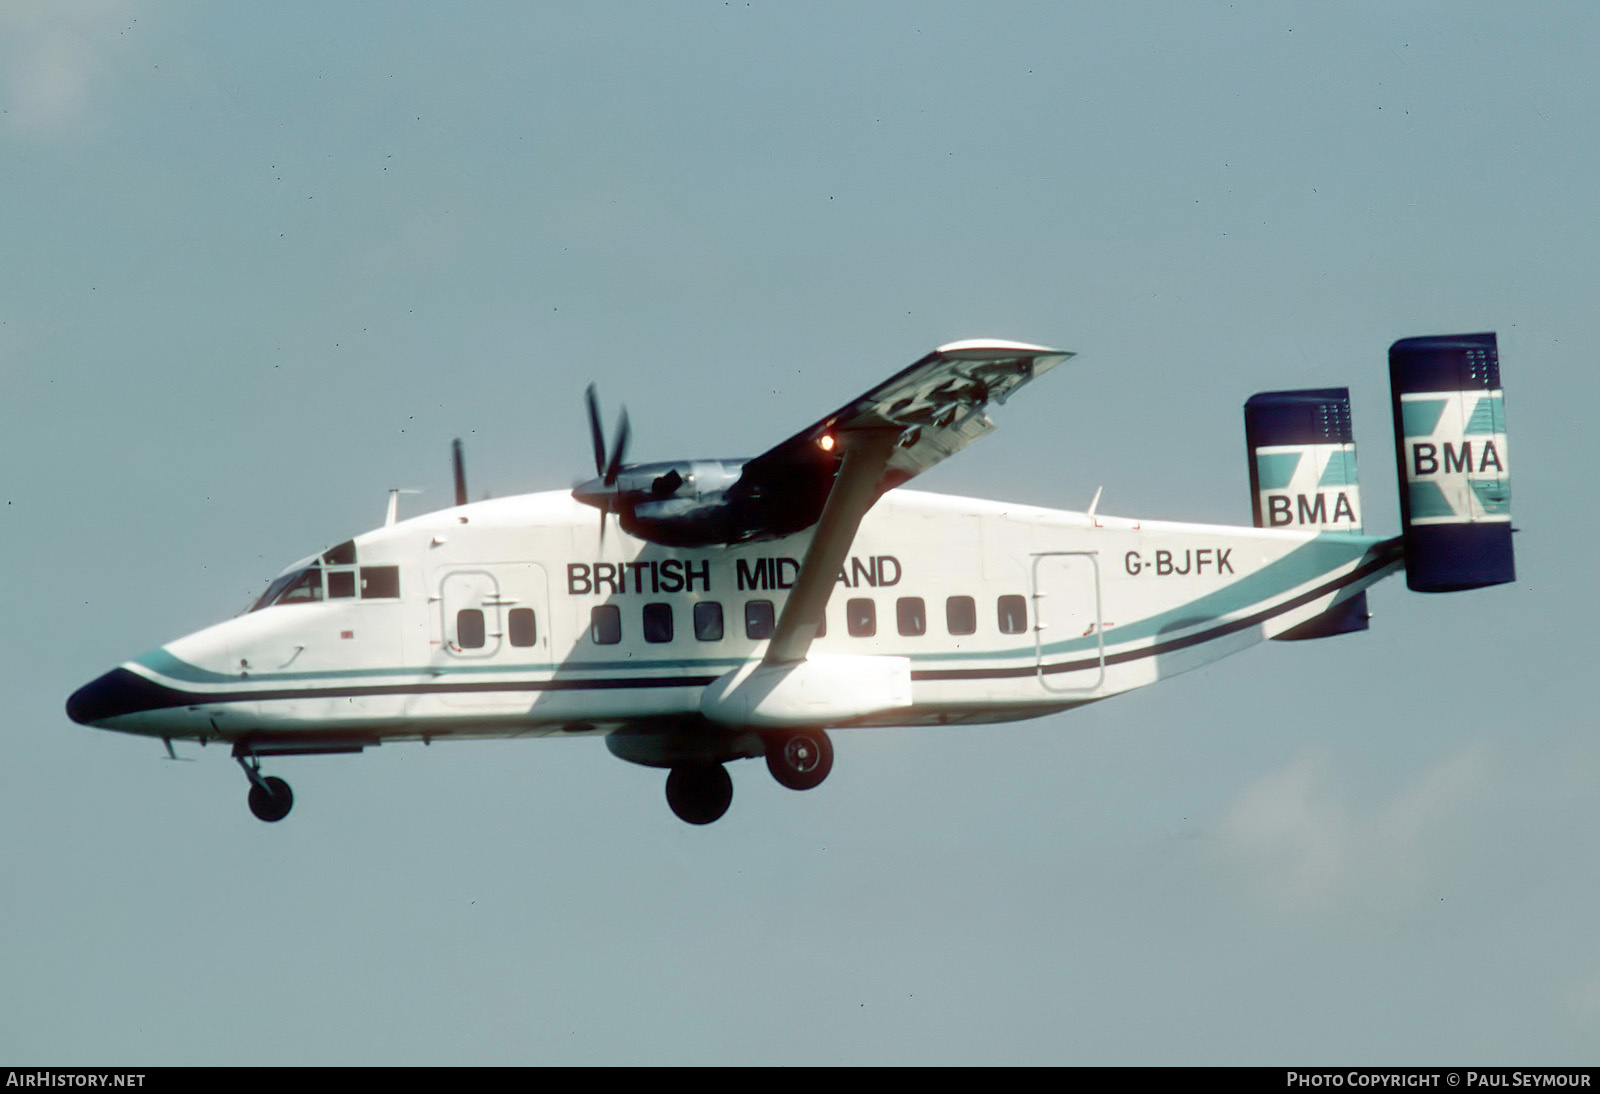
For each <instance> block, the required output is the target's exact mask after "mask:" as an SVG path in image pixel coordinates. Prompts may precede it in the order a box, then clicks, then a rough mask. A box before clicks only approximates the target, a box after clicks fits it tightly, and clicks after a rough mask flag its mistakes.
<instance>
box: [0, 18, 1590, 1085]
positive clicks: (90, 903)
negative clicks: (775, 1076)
mask: <svg viewBox="0 0 1600 1094" xmlns="http://www.w3.org/2000/svg"><path fill="white" fill-rule="evenodd" d="M1597 46H1600V15H1597V14H1596V11H1595V9H1594V8H1593V7H1592V5H1588V4H1580V3H1572V4H1560V3H1550V4H1538V5H1532V6H1526V7H1520V8H1515V9H1513V8H1509V7H1507V6H1506V5H1502V4H1490V3H1417V4H1400V5H1395V4H1348V5H1338V6H1329V5H1322V4H1297V3H1286V4H1270V5H1269V4H1234V5H1223V4H1199V3H1197V4H1148V5H1117V6H1103V5H1072V4H1054V3H1052V4H1043V3H1041V4H1026V3H1009V4H1003V5H983V6H979V5H959V4H943V5H938V4H899V3H882V4H873V5H849V4H836V5H827V4H822V5H808V6H805V7H800V6H796V5H778V4H770V3H760V2H754V3H750V4H724V3H682V4H675V5H650V4H616V5H608V6H605V7H600V6H579V5H543V6H535V5H524V4H463V5H452V6H450V8H449V9H448V10H446V9H444V8H440V7H435V6H429V5H408V4H356V3H348V4H341V5H320V4H277V5H271V6H268V7H252V6H242V5H230V6H222V5H206V4H193V3H176V2H174V3H164V4H149V3H137V2H131V0H103V2H83V3H59V4H43V3H38V4H29V3H13V4H8V5H6V6H4V7H0V110H3V113H0V201H3V206H4V208H5V209H6V210H7V211H8V215H7V216H5V217H3V218H0V251H3V253H4V254H5V256H6V259H7V260H6V261H5V262H4V263H3V264H0V496H3V498H4V505H3V506H0V514H3V518H0V520H3V525H0V560H3V561H4V563H5V564H6V568H7V570H8V572H10V573H12V574H13V575H14V579H15V580H14V582H13V590H14V593H13V598H12V603H11V606H10V613H9V618H10V619H11V620H12V625H11V626H10V627H8V628H7V633H6V636H5V638H4V639H3V642H4V648H5V656H4V657H3V658H0V665H3V668H0V673H3V674H4V675H3V678H0V687H3V693H4V694H5V695H6V696H7V697H8V698H9V699H10V711H11V716H10V718H9V719H8V725H7V726H6V728H5V730H4V733H3V736H0V740H3V742H4V744H3V748H0V760H3V765H4V771H5V785H6V787H7V793H5V794H4V795H0V831H4V832H5V833H6V835H5V838H4V839H3V840H0V877H4V878H5V879H6V882H5V885H4V887H3V891H0V984H4V985H5V990H4V991H0V1061H10V1062H28V1063H78V1064H195V1063H303V1064H326V1063H384V1064H438V1063H690V1062H694V1063H788V1064H803V1063H834V1062H841V1063H930V1064H937V1063H1012V1062H1015V1063H1254V1064H1271V1063H1285V1064H1287V1063H1296V1062H1298V1063H1343V1062H1373V1063H1379V1062H1386V1063H1437V1062H1441V1061H1460V1062H1476V1063H1525V1062H1544V1063H1570V1062H1583V1061H1592V1060H1593V1046H1594V1045H1595V1044H1596V1043H1600V952H1597V950H1596V948H1595V946H1594V945H1593V924H1594V922H1595V921H1596V918H1597V911H1600V908H1597V905H1600V876H1597V873H1596V868H1595V865H1594V864H1595V861H1596V851H1597V849H1600V804H1597V801H1596V797H1595V795H1594V793H1593V787H1594V785H1595V784H1596V782H1597V781H1600V745H1597V744H1596V741H1595V734H1594V714H1593V706H1592V703H1591V702H1590V700H1589V695H1588V692H1589V690H1590V688H1589V679H1588V665H1587V663H1586V660H1587V659H1586V655H1585V654H1584V651H1585V650H1592V648H1593V639H1592V637H1588V635H1589V632H1588V630H1587V628H1586V624H1587V622H1588V621H1589V619H1590V618H1591V617H1592V616H1593V615H1594V610H1595V608H1596V599H1597V598H1596V593H1595V589H1596V583H1595V580H1594V571H1593V561H1592V557H1591V556H1592V554H1593V551H1592V544H1593V543H1594V542H1595V540H1596V533H1597V528H1596V518H1595V514H1594V506H1593V504H1592V494H1593V490H1592V488H1586V487H1585V486H1583V483H1584V482H1585V481H1587V479H1586V475H1587V472H1586V470H1585V469H1584V465H1583V463H1582V460H1581V454H1582V453H1583V452H1584V451H1585V450H1586V435H1585V434H1583V433H1582V431H1581V430H1582V422H1584V421H1585V420H1587V418H1588V415H1587V412H1585V411H1584V410H1583V409H1582V408H1583V407H1585V406H1590V407H1592V406H1594V405H1596V400H1597V397H1600V391H1597V387H1600V383H1597V381H1596V378H1595V370H1594V369H1593V368H1591V367H1589V366H1588V365H1587V363H1586V358H1585V353H1584V351H1581V347H1582V346H1583V345H1586V344H1589V345H1592V344H1594V343H1595V341H1596V335H1597V331H1596V326H1597V323H1596V318H1595V316H1596V309H1595V308H1594V305H1593V300H1592V298H1593V295H1594V286H1595V275H1594V256H1595V254H1597V253H1600V238H1597V236H1600V230H1597V229H1600V224H1597V218H1596V214H1595V211H1594V186H1593V180H1594V179H1595V178H1596V177H1597V168H1600V163H1597V154H1596V146H1595V142H1594V141H1593V139H1592V138H1593V127H1594V121H1593V119H1594V116H1595V109H1596V106H1597V95H1596V90H1597V89H1596V81H1595V77H1594V75H1593V57H1594V55H1595V50H1596V48H1597ZM1476 330H1496V331H1498V332H1499V335H1500V347H1501V355H1502V363H1503V372H1504V377H1505V383H1506V389H1507V418H1508V422H1509V427H1510V434H1511V461H1512V464H1513V468H1512V474H1513V481H1514V491H1515V493H1514V500H1513V509H1514V513H1515V516H1516V523H1517V526H1518V527H1519V528H1521V529H1523V531H1522V532H1521V534H1520V535H1519V537H1518V544H1517V545H1518V551H1519V556H1518V568H1519V581H1518V583H1517V584H1515V585H1513V586H1508V587H1503V588H1499V589H1494V590H1487V591H1482V592H1478V593H1472V594H1463V595H1456V596H1447V597H1439V596H1419V595H1416V594H1410V593H1407V592H1406V591H1405V589H1404V588H1403V587H1402V585H1401V584H1400V583H1397V582H1390V583H1387V584H1385V585H1383V586H1380V587H1379V588H1378V589H1377V590H1375V591H1374V593H1373V594H1372V606H1373V610H1374V613H1375V618H1374V620H1373V628H1372V630H1371V631H1370V632H1368V633H1366V634H1363V635H1358V636H1353V637H1349V638H1345V639H1341V640H1337V641H1332V642H1318V643H1298V644H1271V645H1270V647H1269V648H1258V649H1256V650H1253V651H1251V652H1249V653H1247V654H1245V655H1243V656H1241V657H1238V658H1235V659H1232V660H1229V661H1225V662H1222V663H1220V664H1218V665H1216V666H1213V667H1212V668H1210V669H1208V670H1205V671H1203V672H1200V673H1196V674H1192V675H1190V676H1186V677H1181V678H1178V679H1175V680H1172V681H1169V682H1166V683H1164V684H1163V685H1162V686H1161V687H1159V688H1154V689H1149V690H1146V691H1143V692H1138V693H1134V694H1131V695H1128V696H1124V697H1121V698H1118V699H1116V700H1114V701H1111V702H1107V703H1104V704H1099V705H1097V706H1095V707H1093V708H1090V709H1087V710H1084V711H1080V712H1077V713H1074V714H1069V715H1064V716H1060V717H1055V718H1048V719H1042V720H1039V721H1036V722H1031V723H1025V724H1021V725H1013V726H1002V727H989V728H966V729H953V728H952V729H926V730H874V731H858V732H841V733H839V734H837V735H836V748H837V760H836V764H837V766H836V768H835V771H834V773H833V775H832V776H831V777H830V779H829V780H828V782H827V783H826V784H825V785H824V786H823V787H821V788H819V789H818V790H816V791H813V792H809V793H807V794H804V795H799V794H794V793H792V792H789V791H785V790H782V789H781V788H779V787H777V786H776V785H775V784H774V783H773V782H772V781H771V779H770V778H769V777H768V776H767V775H766V772H765V771H764V770H763V769H762V768H761V767H760V765H758V764H743V765H736V767H735V769H734V772H733V773H734V780H735V785H736V798H735V803H734V806H733V808H732V810H731V811H730V812H729V814H728V816H727V817H726V818H725V819H724V820H723V821H721V822H719V823H718V824H716V825H713V826H711V827H710V828H707V829H691V828H689V827H688V826H685V825H683V824H681V823H679V822H678V821H676V820H675V819H674V818H673V817H672V816H671V815H670V813H669V812H668V811H667V808H666V805H665V803H664V802H663V800H662V796H661V785H660V782H661V780H660V776H659V774H658V773H656V772H653V771H649V770H646V769H643V768H635V767H630V766H627V765H624V764H621V763H619V762H618V761H616V760H615V759H614V758H612V757H611V756H610V755H609V754H608V753H607V752H606V751H605V749H604V747H603V746H602V745H601V744H600V743H599V742H594V741H588V742H583V741H566V742H548V743H540V742H532V743H528V742H520V743H519V742H497V743H484V744H460V745H453V746H439V747H434V748H423V747H420V746H386V747H384V748H381V749H377V750H374V751H371V752H369V753H367V754H365V755H363V756H361V757H317V758H307V759H300V760H294V761H284V762H283V763H282V764H280V765H279V768H278V770H279V773H281V774H283V775H284V776H285V777H287V778H288V779H289V780H290V781H291V782H292V783H293V784H294V787H295V790H296V793H297V797H298V802H297V805H296V808H295V812H294V815H293V816H292V817H291V818H290V819H289V820H287V821H285V822H284V823H283V824H281V825H275V826H267V825H263V824H260V823H259V822H257V821H255V820H254V819H253V818H252V817H250V815H249V814H248V812H247V811H246V809H245V807H244V790H245V786H244V781H243V779H242V778H241V777H240V774H239V772H238V770H237V768H236V766H235V765H234V764H233V762H232V761H231V760H230V759H228V757H227V756H226V755H225V754H224V753H223V752H221V751H219V750H215V749H211V750H204V751H202V750H199V749H195V748H191V749H189V750H188V751H187V752H186V753H185V755H186V758H193V759H194V760H195V761H196V762H193V763H170V762H167V761H166V760H164V759H163V758H162V753H161V750H160V748H159V746H153V745H151V744H150V743H149V742H144V741H140V740H135V739H132V738H120V737H117V736H115V735H111V734H106V733H102V732H98V731H93V730H88V729H85V728H83V727H79V726H75V725H72V724H71V723H70V722H68V721H67V719H66V718H65V715H64V714H63V712H62V703H63V701H64V700H65V697H66V696H67V694H69V693H70V691H71V690H72V689H73V688H75V687H77V686H78V685H79V684H81V683H83V682H84V681H86V680H88V679H89V678H91V677H93V676H95V675H98V674H99V673H100V672H102V671H104V670H105V669H107V668H109V667H110V666H112V665H114V664H116V663H117V662H119V661H121V660H123V659H125V658H128V657H130V656H133V655H135V654H137V653H139V652H141V651H143V650H145V649H148V648H150V647H151V646H154V645H156V644H157V643H159V642H162V641H165V640H167V639H170V638H173V637H176V636H178V635H180V634H183V633H186V632H188V631H192V630H195V629H197V628H199V627H201V626H203V625H205V624H207V623H209V622H212V621H215V620H217V619H219V618H223V617H225V616H227V615H229V614H231V613H233V612H235V611H237V610H238V609H239V608H240V607H242V606H243V604H244V603H245V602H246V601H247V600H248V599H249V598H250V597H251V596H252V595H253V594H256V593H258V592H259V591H260V589H262V588H264V587H265V584H266V582H267V580H268V579H269V578H270V577H271V576H272V575H273V574H274V573H276V572H277V571H278V570H279V569H281V568H282V567H283V566H284V565H286V564H287V563H289V562H291V561H293V560H294V559H296V558H299V557H302V556H304V555H306V554H308V553H310V552H312V551H315V550H319V549H321V548H323V547H325V546H327V545H328V544H331V543H334V542H337V541H339V540H341V539H343V538H345V537H347V536H349V535H350V534H352V533H355V532H359V531H361V530H364V529H366V528H368V527H371V526H374V525H376V524H378V523H380V522H381V519H382V512H383V503H384V495H385V492H386V491H387V490H388V489H389V488H390V487H395V486H405V487H420V488H424V489H425V490H426V492H425V493H424V494H422V495H420V496H418V497H415V498H409V497H408V498H407V499H406V504H407V505H408V506H410V507H411V510H410V511H412V512H416V511H420V510H421V509H422V508H425V507H432V506H438V505H443V504H446V503H447V502H448V500H449V497H450V494H449V489H450V488H449V479H448V443H449V439H450V438H451V437H453V436H461V437H463V438H465V440H466V443H467V459H468V471H469V479H470V482H471V486H472V491H473V493H474V495H477V494H481V493H484V492H489V493H493V494H494V495H496V496H501V495H505V494H510V493H517V492H522V491H531V490H543V489H558V488H566V487H568V486H570V485H571V484H572V483H573V481H574V480H575V479H576V478H577V477H579V476H580V475H583V474H585V473H586V471H587V470H588V467H589V461H590V456H589V454H588V438H587V435H586V426H585V423H584V419H583V410H582V392H583V388H584V386H585V385H586V384H587V383H589V382H590V381H591V380H592V381H595V382H597V383H598V384H599V385H600V388H601V391H602V395H603V397H604V398H605V400H606V405H607V406H608V407H610V408H614V407H615V406H616V405H617V403H619V402H621V401H626V402H627V404H628V406H629V408H630V411H631V414H632V418H633V424H634V444H633V449H632V454H633V456H634V457H635V458H638V459H641V460H643V459H652V458H671V457H676V456H693V455H710V456H723V455H743V454H751V453H755V452H759V451H761V450H763V449H765V448H766V447H768V446H769V445H770V444H771V443H773V442H774V441H775V440H778V439H781V438H782V437H785V436H787V435H788V434H789V433H790V432H792V431H793V430H794V429H796V428H798V427H800V426H802V425H804V424H806V423H808V422H810V421H812V420H814V419H815V418H816V417H817V416H818V415H819V414H820V413H822V412H824V411H826V410H828V409H831V408H832V407H834V406H837V405H838V404H839V403H840V402H842V401H843V400H844V399H846V398H848V397H850V396H852V395H854V394H856V393H858V392H860V391H861V390H863V389H865V388H866V387H867V386H869V385H870V384H871V383H872V382H874V381H876V380H877V379H880V378H881V377H883V376H886V375H888V374H889V373H890V372H892V371H894V370H896V369H898V368H900V367H902V366H904V365H905V364H907V363H909V362H910V361H912V360H913V359H915V358H916V357H917V356H919V355H920V354H922V353H923V352H925V351H926V350H928V349H929V348H931V347H933V346H934V345H937V344H939V343H941V342H945V341H949V340H952V339H956V338H968V337H985V336H992V337H1003V338H1014V339H1021V340H1029V341H1039V342H1045V343H1049V344H1054V345H1060V346H1063V347H1065V348H1070V349H1073V350H1077V351H1078V352H1079V353H1080V355H1081V356H1079V357H1078V358H1075V359H1074V360H1073V361H1071V362H1069V363H1068V365H1066V366H1064V367H1062V368H1060V369H1057V370H1056V371H1055V372H1053V373H1051V374H1050V375H1049V376H1047V377H1045V378H1044V379H1042V380H1041V381H1040V382H1039V383H1038V384H1035V385H1032V386H1031V387H1030V388H1029V389H1028V390H1027V391H1026V392H1025V394H1024V397H1022V398H1019V399H1016V400H1014V401H1012V402H1011V403H1010V404H1008V405H1007V406H1006V407H1004V408H1001V409H1000V410H999V411H997V413H996V414H995V417H996V420H997V422H998V424H999V425H1000V431H999V432H998V433H996V434H995V435H994V436H993V437H991V438H988V439H986V440H985V441H984V442H983V443H982V444H980V445H977V446H975V447H974V448H972V449H971V450H969V451H967V452H965V453H963V454H962V455H961V457H960V458H959V459H956V460H952V461H949V463H947V464H946V465H943V466H941V467H939V468H938V469H936V470H935V471H934V472H933V473H931V474H929V475H928V476H927V477H926V479H925V480H923V481H922V482H921V483H920V485H922V486H923V487H925V488H927V489H932V490H943V491H948V492H951V493H961V494H974V495H982V496H992V497H1000V498H1006V499H1010V500H1016V501H1022V502H1027V503H1031V504H1041V505H1054V506H1062V507H1072V508H1083V507H1084V506H1086V505H1087V504H1088V501H1089V499H1090V497H1091V496H1092V495H1093V493H1094V490H1095V489H1096V488H1097V487H1099V486H1101V485H1104V486H1105V495H1104V498H1103V500H1102V502H1101V509H1102V510H1103V511H1106V512H1111V513H1116V514H1124V515H1129V516H1139V517H1162V518H1170V519H1182V520H1205V521H1218V522H1237V523H1245V522H1247V521H1248V519H1249V513H1250V505H1249V495H1248V486H1247V477H1246V468H1245V466H1244V459H1243V456H1244V450H1243V441H1242V431H1241V422H1240V410H1239V408H1240V406H1241V404H1242V403H1243V401H1244V399H1245V398H1246V397H1247V396H1248V395H1250V394H1251V393H1252V392H1254V391H1257V390H1262V389H1267V388H1286V387H1299V386H1326V385H1348V386H1349V387H1350V389H1351V393H1352V401H1353V405H1354V411H1355V422H1356V434H1357V440H1358V443H1359V444H1360V446H1361V448H1360V462H1361V469H1362V479H1363V482H1362V485H1363V499H1364V502H1365V507H1366V513H1367V517H1368V527H1369V529H1371V530H1374V531H1383V530H1389V529H1393V528H1395V527H1396V526H1397V523H1398V518H1397V516H1395V515H1394V514H1395V509H1396V502H1395V494H1394V486H1393V474H1392V471H1391V468H1392V466H1393V464H1392V460H1393V457H1392V448H1391V447H1390V446H1391V441H1390V439H1389V422H1388V413H1389V412H1388V402H1387V390H1386V376H1385V371H1386V370H1385V357H1384V354H1385V350H1386V348H1387V346H1388V345H1389V343H1390V342H1391V341H1393V340H1394V339H1396V338H1400V337H1405V336H1409V335H1419V334H1430V333H1443V332H1454V331H1476ZM608 413H609V412H608Z"/></svg>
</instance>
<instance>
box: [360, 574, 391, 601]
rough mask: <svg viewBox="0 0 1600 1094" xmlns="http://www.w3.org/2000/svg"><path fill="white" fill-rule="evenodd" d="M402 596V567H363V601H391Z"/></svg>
mask: <svg viewBox="0 0 1600 1094" xmlns="http://www.w3.org/2000/svg"><path fill="white" fill-rule="evenodd" d="M399 595H400V567H398V566H363V567H361V599H362V600H376V599H390V598H394V597H398V596H399Z"/></svg>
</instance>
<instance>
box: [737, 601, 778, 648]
mask: <svg viewBox="0 0 1600 1094" xmlns="http://www.w3.org/2000/svg"><path fill="white" fill-rule="evenodd" d="M772 630H773V615H772V601H770V600H747V601H745V605H744V635H745V637H746V638H755V639H761V638H771V637H772Z"/></svg>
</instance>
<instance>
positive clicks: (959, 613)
mask: <svg viewBox="0 0 1600 1094" xmlns="http://www.w3.org/2000/svg"><path fill="white" fill-rule="evenodd" d="M944 625H945V629H946V630H948V631H949V632H950V633H951V634H973V633H976V631H977V629H978V605H977V602H976V601H974V600H973V599H972V597H970V596H952V597H949V598H948V599H946V600H945V602H944Z"/></svg>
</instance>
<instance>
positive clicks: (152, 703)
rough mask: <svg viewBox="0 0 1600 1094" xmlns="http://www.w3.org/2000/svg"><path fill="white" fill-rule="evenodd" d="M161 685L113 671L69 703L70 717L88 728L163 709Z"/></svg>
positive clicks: (77, 694) (123, 671)
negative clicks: (120, 716) (159, 687)
mask: <svg viewBox="0 0 1600 1094" xmlns="http://www.w3.org/2000/svg"><path fill="white" fill-rule="evenodd" d="M156 691H157V685H155V684H152V683H151V682H150V681H148V680H146V679H145V678H144V677H142V676H136V675H134V674H133V673H131V672H129V671H128V670H127V669H112V670H111V671H110V672H108V673H106V674H105V675H104V676H101V677H98V678H96V679H94V680H91V681H89V682H88V683H87V684H85V685H83V687H81V688H79V689H78V690H77V691H75V692H73V693H72V696H71V698H69V699H68V700H67V717H68V718H71V719H72V720H73V721H74V722H77V723H78V724H79V725H84V726H97V725H100V724H101V723H103V722H105V721H107V720H109V719H111V718H115V717H117V716H118V715H122V714H132V713H134V712H136V711H140V710H150V709H153V708H154V707H156V706H160V705H161V704H160V702H159V700H158V699H157V698H156V696H155V694H154V692H156Z"/></svg>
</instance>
